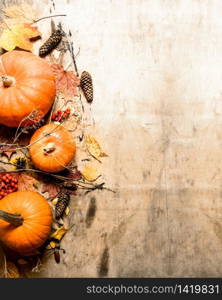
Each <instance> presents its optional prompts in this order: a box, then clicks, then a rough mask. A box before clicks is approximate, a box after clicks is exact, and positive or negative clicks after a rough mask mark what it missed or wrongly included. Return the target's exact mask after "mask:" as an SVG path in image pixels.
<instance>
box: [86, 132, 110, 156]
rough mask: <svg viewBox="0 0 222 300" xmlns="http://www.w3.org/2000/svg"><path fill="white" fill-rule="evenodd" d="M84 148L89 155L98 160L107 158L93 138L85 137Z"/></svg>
mask: <svg viewBox="0 0 222 300" xmlns="http://www.w3.org/2000/svg"><path fill="white" fill-rule="evenodd" d="M86 147H87V150H88V151H89V153H90V154H91V155H92V156H93V157H95V158H96V159H98V160H99V158H100V157H104V156H108V155H107V154H106V153H104V152H103V151H102V149H101V147H100V144H99V143H98V141H97V140H96V139H95V138H94V137H93V136H87V137H86Z"/></svg>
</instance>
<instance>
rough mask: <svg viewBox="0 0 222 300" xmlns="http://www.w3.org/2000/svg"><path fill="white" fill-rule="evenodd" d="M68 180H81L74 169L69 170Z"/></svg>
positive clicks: (80, 175) (80, 176)
mask: <svg viewBox="0 0 222 300" xmlns="http://www.w3.org/2000/svg"><path fill="white" fill-rule="evenodd" d="M68 178H71V179H73V180H75V181H76V180H80V179H81V178H82V174H81V172H80V171H79V170H78V169H77V168H76V167H75V168H72V169H70V170H69V174H68Z"/></svg>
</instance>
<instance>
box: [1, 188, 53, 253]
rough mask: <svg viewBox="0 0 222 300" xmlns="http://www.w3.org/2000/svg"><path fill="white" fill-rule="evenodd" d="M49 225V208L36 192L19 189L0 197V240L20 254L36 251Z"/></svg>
mask: <svg viewBox="0 0 222 300" xmlns="http://www.w3.org/2000/svg"><path fill="white" fill-rule="evenodd" d="M51 225H52V212H51V208H50V206H49V204H48V202H47V200H46V199H45V198H44V197H43V196H41V195H40V194H39V193H37V192H33V191H18V192H14V193H11V194H9V195H7V196H6V197H4V198H3V199H2V200H0V239H1V241H2V242H3V243H4V244H5V245H6V246H7V247H9V248H10V249H12V250H14V251H16V252H18V253H19V254H21V255H32V254H35V253H36V249H37V248H39V247H40V246H41V245H42V244H43V243H44V242H45V241H46V239H47V237H48V235H49V233H50V231H51Z"/></svg>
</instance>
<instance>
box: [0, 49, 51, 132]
mask: <svg viewBox="0 0 222 300" xmlns="http://www.w3.org/2000/svg"><path fill="white" fill-rule="evenodd" d="M55 92H56V88H55V78H54V75H53V73H52V70H51V68H50V66H49V64H48V63H47V62H46V61H45V60H43V59H42V58H40V57H38V56H36V55H34V54H32V53H30V52H25V51H18V50H14V51H11V52H7V53H5V54H3V55H2V56H0V107H1V109H0V123H1V124H4V125H6V126H9V127H16V126H19V125H20V126H26V125H29V124H32V123H34V122H33V121H31V120H26V121H25V122H22V121H23V120H24V119H25V118H27V116H30V114H31V113H34V114H35V115H34V118H35V119H36V120H37V121H38V120H40V119H41V118H42V117H43V116H44V115H45V114H46V113H47V112H48V111H49V109H50V107H51V105H52V103H53V101H54V98H55ZM32 119H33V117H32ZM21 122H22V124H20V123H21Z"/></svg>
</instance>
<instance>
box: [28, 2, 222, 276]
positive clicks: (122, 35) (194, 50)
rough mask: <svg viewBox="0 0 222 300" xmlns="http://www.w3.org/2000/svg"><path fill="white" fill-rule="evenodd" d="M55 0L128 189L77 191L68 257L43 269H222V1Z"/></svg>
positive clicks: (101, 131) (84, 272) (118, 178)
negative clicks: (91, 79) (91, 81)
mask: <svg viewBox="0 0 222 300" xmlns="http://www.w3.org/2000/svg"><path fill="white" fill-rule="evenodd" d="M37 2H38V5H40V6H41V7H42V8H43V9H44V12H43V14H45V15H47V14H48V11H49V5H48V6H47V1H46V2H44V1H37ZM50 3H51V2H50ZM55 3H56V12H58V13H64V12H65V13H67V14H68V16H67V18H66V21H65V22H66V23H67V25H68V27H70V28H71V29H72V32H73V39H74V41H75V47H76V49H78V47H80V48H81V51H80V54H79V56H78V58H77V63H78V65H79V69H80V71H82V70H84V69H87V70H88V71H90V72H91V73H92V75H93V77H94V84H95V102H94V104H93V105H92V113H93V115H94V119H95V124H96V125H95V135H96V136H98V137H99V138H100V140H101V141H102V144H103V145H104V150H105V151H106V152H108V154H109V158H108V159H104V169H103V170H104V173H105V178H106V182H107V184H108V185H109V186H110V187H112V188H114V189H115V190H116V191H117V193H116V194H112V193H109V192H95V193H94V194H89V195H88V196H87V197H81V198H78V197H77V198H76V199H75V201H74V202H73V204H72V206H73V209H71V211H74V213H73V222H74V223H75V226H74V227H73V228H72V230H71V231H70V232H69V233H68V234H67V235H66V236H65V238H64V241H63V247H64V248H65V249H66V255H64V256H62V261H61V263H60V265H57V264H56V263H55V262H54V259H53V257H52V258H49V259H48V260H47V261H46V262H45V263H44V265H43V267H42V270H41V272H40V273H34V274H31V276H38V277H90V276H92V277H98V276H110V277H125V276H126V277H128V276H130V277H131V276H132V277H151V276H152V277H157V276H158V277H159V276H163V277H171V276H172V277H173V276H178V277H185V276H191V277H198V276H222V204H221V203H222V199H221V198H222V173H221V168H222V162H221V136H222V133H221V132H222V18H221V13H222V3H221V1H220V0H214V1H208V0H187V1H182V0H172V1H162V0H155V1H152V0H137V1H131V0H122V1H118V0H103V1H101V0H94V1H91V0H81V1H77V0H70V1H65V0H57V1H55ZM76 206H78V207H80V208H81V209H80V210H76V209H74V207H76Z"/></svg>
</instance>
